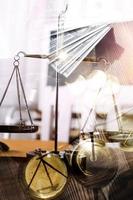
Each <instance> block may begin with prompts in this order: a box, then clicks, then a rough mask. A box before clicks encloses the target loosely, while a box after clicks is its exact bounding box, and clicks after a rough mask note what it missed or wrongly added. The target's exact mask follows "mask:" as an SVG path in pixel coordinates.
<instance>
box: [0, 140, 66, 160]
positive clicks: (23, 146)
mask: <svg viewBox="0 0 133 200" xmlns="http://www.w3.org/2000/svg"><path fill="white" fill-rule="evenodd" d="M1 142H4V143H5V144H7V145H8V146H9V148H10V150H9V151H8V152H0V156H2V157H26V153H28V152H30V151H34V150H35V149H38V148H41V149H42V150H48V151H49V150H54V142H53V141H41V140H10V139H8V140H3V139H2V140H1ZM68 147H69V146H68V144H67V143H59V144H58V149H59V150H64V149H66V148H68Z"/></svg>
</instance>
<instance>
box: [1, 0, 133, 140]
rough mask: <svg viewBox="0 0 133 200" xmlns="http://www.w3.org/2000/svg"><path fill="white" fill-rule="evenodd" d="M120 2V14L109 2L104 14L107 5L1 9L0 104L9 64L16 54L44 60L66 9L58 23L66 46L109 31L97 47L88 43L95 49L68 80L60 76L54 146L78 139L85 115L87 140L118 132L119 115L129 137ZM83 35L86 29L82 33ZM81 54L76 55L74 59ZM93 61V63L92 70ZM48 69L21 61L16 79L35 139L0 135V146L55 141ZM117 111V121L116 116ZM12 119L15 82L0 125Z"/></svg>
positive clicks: (131, 70)
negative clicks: (90, 134) (17, 141)
mask: <svg viewBox="0 0 133 200" xmlns="http://www.w3.org/2000/svg"><path fill="white" fill-rule="evenodd" d="M121 2H123V3H121V4H119V6H120V5H121V8H118V7H117V5H116V4H115V3H114V1H112V3H110V7H109V5H107V4H104V6H103V2H102V1H99V2H98V1H97V4H96V5H93V3H92V4H91V5H89V4H88V1H84V3H83V2H81V1H78V3H77V6H76V8H75V3H74V1H67V2H66V1H54V2H53V1H51V0H49V1H42V0H38V1H31V0H29V1H26V0H24V1H17V0H13V1H10V0H5V1H1V7H0V98H2V95H3V93H4V91H5V88H6V86H7V83H8V80H9V78H10V74H11V72H12V70H13V57H14V56H15V55H16V54H17V52H19V51H24V52H26V53H29V54H46V55H47V54H49V53H51V52H53V51H55V49H56V48H57V46H58V44H57V42H58V41H57V40H56V32H57V28H58V20H59V18H58V16H59V13H61V12H62V11H63V10H64V5H66V3H67V4H68V9H67V11H66V15H65V18H63V19H62V20H63V21H62V27H63V29H62V30H63V31H64V30H65V31H64V32H63V36H64V38H65V39H64V40H65V41H66V38H67V37H68V38H71V37H72V38H76V37H77V38H78V37H82V35H83V33H84V32H83V31H87V33H89V32H90V33H91V31H93V30H95V29H97V27H99V25H100V26H101V24H105V25H106V26H107V27H108V29H107V31H106V32H104V33H103V34H102V36H100V37H99V38H98V39H97V41H98V42H94V45H93V46H91V45H89V47H88V49H89V50H88V54H87V53H86V56H81V55H80V56H79V58H78V60H79V62H77V60H76V61H75V63H76V67H75V65H74V67H75V68H74V67H73V70H72V72H71V73H70V74H69V75H68V76H66V74H61V75H60V76H59V79H60V80H59V111H58V112H59V130H58V131H59V141H65V142H69V141H72V140H73V138H75V137H77V136H78V135H79V132H80V130H81V129H82V127H83V125H84V123H85V121H86V119H87V117H88V115H89V113H90V110H91V109H92V112H91V114H90V115H89V120H88V122H87V124H86V126H85V132H86V133H88V132H90V131H93V130H100V131H101V130H102V131H119V129H120V127H119V124H118V120H117V117H118V114H119V115H120V116H121V117H120V118H121V122H122V128H123V129H124V130H132V128H133V123H132V122H133V78H132V77H133V65H132V63H133V62H132V61H133V45H132V42H133V38H132V32H133V22H132V15H131V10H130V6H129V7H128V8H127V9H129V10H128V11H129V12H127V15H126V16H125V18H124V15H123V13H124V12H125V10H124V7H125V4H124V1H121ZM104 3H105V2H104ZM113 3H114V4H113ZM130 3H131V2H130ZM57 5H58V6H57ZM126 5H127V3H126ZM88 6H91V8H93V9H94V8H95V11H96V9H97V10H98V9H100V10H99V12H100V13H101V15H100V16H103V18H101V19H99V18H97V15H99V13H97V12H93V11H94V10H93V9H92V12H89V14H88V12H87V8H88ZM81 8H82V9H81ZM109 9H111V10H113V14H114V15H113V14H112V15H108V19H107V17H106V18H104V16H106V15H105V14H107V12H108V11H109ZM105 11H106V12H105ZM116 11H118V12H117V15H116ZM79 13H80V14H79ZM110 13H111V11H110ZM102 14H103V15H102ZM89 15H90V16H89ZM77 16H78V18H79V20H77ZM85 19H86V20H85ZM87 19H88V20H87ZM123 21H124V22H123ZM126 21H127V22H126ZM75 22H76V23H75ZM101 22H102V23H101ZM84 27H87V28H86V29H85V30H84ZM103 30H104V28H101V31H100V32H102V31H103ZM98 34H99V32H98V33H97V32H96V34H94V36H93V34H92V40H95V37H98ZM77 42H78V41H77ZM52 48H54V49H52ZM81 50H82V49H80V50H79V49H77V50H76V52H80V51H81ZM70 53H71V54H69V53H68V55H67V56H69V55H71V56H74V55H75V52H74V51H70ZM84 55H85V54H84ZM101 58H102V59H101ZM65 59H66V58H65ZM98 59H99V62H95V61H96V60H98ZM100 59H101V61H100ZM104 59H106V60H105V61H104ZM106 61H107V62H106ZM49 62H50V61H49V60H48V59H36V58H28V57H27V58H26V57H23V56H22V58H21V59H20V72H21V76H22V80H23V84H24V88H25V92H26V97H27V101H28V105H29V108H30V112H31V116H32V118H33V121H34V124H36V125H38V126H39V130H38V132H37V133H27V134H22V133H20V134H19V133H17V134H16V133H12V134H9V133H1V134H0V137H1V138H6V139H8V138H13V139H40V140H53V139H54V119H55V114H54V112H55V79H56V76H55V69H54V67H53V66H52V65H51V64H50V63H49ZM114 96H115V101H116V102H114ZM21 98H22V102H23V103H22V114H23V118H24V121H25V122H26V123H27V124H28V122H29V118H28V116H27V112H26V109H25V103H24V101H23V96H22V94H21ZM115 103H116V104H117V108H118V112H119V113H116V110H115V106H114V104H115ZM18 119H19V107H18V100H17V89H16V82H15V79H13V80H12V82H11V84H10V87H9V90H8V92H7V95H6V97H5V99H4V102H3V104H2V105H1V107H0V124H5V125H14V124H17V123H18Z"/></svg>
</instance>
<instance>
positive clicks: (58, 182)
mask: <svg viewBox="0 0 133 200" xmlns="http://www.w3.org/2000/svg"><path fill="white" fill-rule="evenodd" d="M64 159H65V156H64V153H61V152H60V153H58V154H57V153H55V152H45V153H44V154H42V153H41V154H40V155H39V154H38V155H36V156H34V157H33V158H32V159H30V161H29V162H28V164H27V165H26V166H25V168H24V171H23V184H24V186H25V187H26V188H27V189H28V190H27V192H28V193H30V195H31V196H32V198H35V199H45V200H48V199H56V198H57V197H58V196H60V195H62V194H63V192H65V188H66V186H67V183H68V171H69V169H68V165H67V161H66V159H65V162H64Z"/></svg>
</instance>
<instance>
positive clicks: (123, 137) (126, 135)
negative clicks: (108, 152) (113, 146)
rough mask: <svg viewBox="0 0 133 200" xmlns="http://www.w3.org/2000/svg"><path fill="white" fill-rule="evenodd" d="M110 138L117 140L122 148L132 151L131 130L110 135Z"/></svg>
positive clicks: (132, 139)
mask: <svg viewBox="0 0 133 200" xmlns="http://www.w3.org/2000/svg"><path fill="white" fill-rule="evenodd" d="M110 139H111V140H112V141H114V142H119V143H120V147H121V149H122V150H124V151H129V152H132V151H133V133H132V132H131V131H129V132H121V133H119V134H116V135H113V136H110Z"/></svg>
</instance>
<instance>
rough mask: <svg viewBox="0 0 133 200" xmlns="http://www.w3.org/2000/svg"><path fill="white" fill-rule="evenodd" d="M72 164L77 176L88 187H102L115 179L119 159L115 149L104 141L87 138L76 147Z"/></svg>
mask: <svg viewBox="0 0 133 200" xmlns="http://www.w3.org/2000/svg"><path fill="white" fill-rule="evenodd" d="M71 165H72V167H73V172H74V174H75V177H76V178H77V180H78V181H79V182H81V183H82V184H83V185H85V186H87V187H93V188H95V187H101V185H106V184H108V183H109V181H111V180H112V179H113V177H114V176H115V174H116V172H117V168H118V166H117V159H116V157H115V156H114V152H113V150H111V149H109V148H107V147H105V146H104V143H100V142H96V141H95V142H94V143H92V142H90V140H85V141H83V142H81V143H79V145H77V146H76V148H75V149H74V151H73V153H72V156H71Z"/></svg>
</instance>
